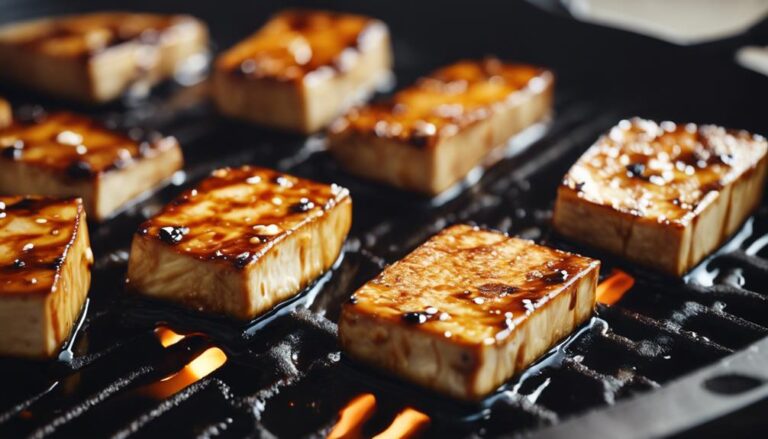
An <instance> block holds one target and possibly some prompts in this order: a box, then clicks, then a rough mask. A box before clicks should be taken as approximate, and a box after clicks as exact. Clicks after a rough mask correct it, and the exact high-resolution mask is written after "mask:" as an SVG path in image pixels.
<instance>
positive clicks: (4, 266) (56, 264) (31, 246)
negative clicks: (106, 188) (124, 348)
mask: <svg viewBox="0 0 768 439" xmlns="http://www.w3.org/2000/svg"><path fill="white" fill-rule="evenodd" d="M91 265H93V254H92V253H91V247H90V242H89V240H88V227H87V225H86V222H85V210H84V209H83V203H82V201H81V200H79V199H53V198H39V197H0V355H3V356H5V355H9V356H22V357H31V358H44V357H51V356H53V355H55V354H56V353H57V352H58V350H59V348H60V347H61V345H62V343H63V342H64V341H65V340H66V339H67V338H68V337H69V334H70V332H71V331H72V327H73V325H74V324H75V321H76V320H77V318H78V315H79V314H80V311H81V309H82V307H83V303H84V302H85V298H86V296H87V294H88V287H89V286H90V283H91Z"/></svg>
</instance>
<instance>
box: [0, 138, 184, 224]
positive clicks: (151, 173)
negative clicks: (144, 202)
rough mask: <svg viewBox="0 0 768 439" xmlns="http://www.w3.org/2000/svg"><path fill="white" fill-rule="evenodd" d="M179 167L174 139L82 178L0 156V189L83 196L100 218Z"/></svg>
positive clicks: (179, 155)
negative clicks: (121, 165) (145, 154)
mask: <svg viewBox="0 0 768 439" xmlns="http://www.w3.org/2000/svg"><path fill="white" fill-rule="evenodd" d="M170 139H171V138H167V139H166V140H170ZM166 144H167V142H166ZM182 166H183V157H182V153H181V147H180V146H179V145H178V143H177V142H176V141H175V140H174V141H173V144H171V145H170V146H169V147H168V148H167V149H164V150H161V151H158V154H157V155H154V156H151V157H145V158H142V159H140V160H137V161H136V162H134V163H133V164H131V165H130V166H128V167H126V168H123V169H119V170H110V171H107V172H103V173H99V174H98V175H97V176H95V177H94V178H92V179H89V180H82V181H80V180H78V181H72V180H70V179H68V178H67V177H66V176H64V175H63V174H62V173H59V172H54V171H51V170H47V169H42V168H40V167H38V166H34V165H29V164H26V163H23V162H16V161H10V160H3V159H0V192H2V193H5V194H9V195H26V194H39V195H47V196H77V197H80V198H82V199H83V203H84V205H85V209H86V211H87V212H88V215H89V216H91V217H92V218H94V219H95V220H96V221H103V220H106V219H108V218H109V217H111V216H113V215H114V214H115V213H117V212H119V211H120V210H121V208H122V207H124V206H125V204H126V203H128V202H129V201H130V200H132V199H134V198H136V197H138V196H140V195H141V194H142V193H144V192H146V191H149V190H152V189H154V188H155V187H157V186H159V185H161V184H162V182H163V180H166V179H168V178H170V177H171V176H172V175H173V174H174V173H175V172H176V171H178V170H180V169H181V168H182ZM21 182H23V183H21Z"/></svg>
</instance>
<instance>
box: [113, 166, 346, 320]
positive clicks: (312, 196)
mask: <svg viewBox="0 0 768 439" xmlns="http://www.w3.org/2000/svg"><path fill="white" fill-rule="evenodd" d="M351 223H352V201H351V199H350V197H349V192H348V191H347V190H346V189H343V188H341V187H339V186H336V185H325V184H320V183H315V182H312V181H308V180H303V179H300V178H297V177H293V176H290V175H284V174H280V173H278V172H276V171H272V170H268V169H261V168H255V167H249V166H246V167H242V168H235V169H231V168H225V169H219V170H216V171H214V172H213V174H212V175H211V176H210V177H209V178H207V179H206V180H204V181H203V182H202V183H200V184H199V185H198V186H197V188H195V189H192V190H189V191H187V192H185V193H184V194H182V195H181V196H179V197H178V198H177V199H176V200H174V201H172V202H171V203H170V204H168V205H167V206H166V207H165V209H163V210H162V211H161V212H160V213H159V214H157V215H156V216H155V217H153V218H151V219H150V220H148V221H146V222H145V223H143V224H142V225H141V226H140V227H139V231H138V232H137V233H136V234H135V235H134V238H133V245H132V247H131V257H130V261H129V264H128V280H127V282H128V287H129V289H131V290H135V291H137V292H139V293H142V294H144V295H147V296H149V297H152V298H156V299H162V300H168V301H174V302H177V303H179V304H181V305H183V306H186V307H190V308H194V309H197V310H200V311H203V312H209V313H217V314H227V315H230V316H232V317H235V318H238V319H243V320H245V319H251V318H253V317H256V316H258V315H260V314H262V313H264V312H266V311H268V310H270V309H271V308H272V307H274V306H275V305H277V304H278V303H280V302H282V301H284V300H286V299H289V298H291V297H293V296H295V295H296V294H298V293H299V292H301V290H302V289H303V288H304V287H306V286H307V285H309V284H310V283H311V282H312V281H314V280H315V279H316V278H317V277H318V276H320V275H321V274H322V273H323V272H325V271H326V270H328V269H329V268H330V267H331V266H332V265H333V263H334V262H335V261H336V260H337V259H338V257H339V255H340V254H341V249H342V246H343V244H344V240H345V239H346V236H347V233H348V232H349V228H350V225H351Z"/></svg>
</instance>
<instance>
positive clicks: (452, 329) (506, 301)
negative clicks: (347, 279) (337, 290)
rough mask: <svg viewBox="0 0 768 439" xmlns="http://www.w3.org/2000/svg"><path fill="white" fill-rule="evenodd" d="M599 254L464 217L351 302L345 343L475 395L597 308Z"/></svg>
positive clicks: (400, 370) (415, 375)
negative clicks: (580, 251)
mask: <svg viewBox="0 0 768 439" xmlns="http://www.w3.org/2000/svg"><path fill="white" fill-rule="evenodd" d="M599 267H600V263H599V262H598V261H596V260H592V259H589V258H585V257H582V256H578V255H574V254H570V253H565V252H561V251H558V250H554V249H551V248H547V247H543V246H539V245H536V244H534V243H532V242H530V241H526V240H522V239H517V238H510V237H507V236H506V235H504V234H501V233H498V232H494V231H488V230H482V229H478V228H474V227H470V226H466V225H458V226H453V227H449V228H447V229H445V230H443V231H442V232H440V233H439V234H437V235H436V236H434V237H432V238H431V239H429V240H428V241H427V242H425V243H424V244H422V245H421V246H420V247H418V248H417V249H416V250H414V251H413V252H412V253H411V254H409V255H408V256H406V257H405V258H403V259H401V260H400V261H398V262H396V263H394V264H392V265H391V266H390V267H388V268H386V269H385V270H384V271H383V272H382V273H381V274H380V275H378V276H377V277H376V278H374V279H373V280H371V281H369V282H368V283H366V284H365V285H363V286H362V287H361V288H360V289H359V290H357V291H356V292H355V293H354V295H353V296H352V297H351V299H350V301H349V303H347V304H345V305H344V307H343V310H342V314H341V318H340V321H339V336H340V339H341V344H342V347H343V349H344V351H345V352H347V353H348V354H349V355H351V356H352V357H354V358H357V359H359V360H361V361H363V362H366V363H369V364H371V365H373V366H376V367H379V368H382V369H384V370H386V371H389V372H391V373H393V374H395V375H398V376H400V377H402V378H405V379H407V380H410V381H413V382H415V383H418V384H420V385H422V386H425V387H428V388H431V389H433V390H436V391H438V392H441V393H444V394H447V395H450V396H453V397H455V398H460V399H467V400H477V399H480V398H482V397H484V396H486V395H488V394H489V393H491V392H492V391H493V390H495V389H496V388H498V387H499V386H500V385H501V384H503V383H504V382H505V381H506V380H508V379H509V378H510V377H512V376H513V375H515V374H517V373H519V372H520V371H521V370H523V369H524V368H525V367H527V366H528V365H529V364H530V363H531V362H533V361H534V360H536V358H538V357H539V356H540V355H541V354H543V353H544V352H546V351H547V350H549V349H550V348H551V347H552V346H553V345H554V344H555V343H556V342H557V341H559V340H561V339H562V338H563V337H565V336H566V335H568V334H569V333H571V332H572V331H573V330H574V329H575V328H576V327H577V326H578V325H579V324H580V323H582V322H584V321H585V320H586V319H587V318H588V317H589V316H590V315H591V313H592V309H593V307H594V304H595V288H596V285H597V276H598V271H599Z"/></svg>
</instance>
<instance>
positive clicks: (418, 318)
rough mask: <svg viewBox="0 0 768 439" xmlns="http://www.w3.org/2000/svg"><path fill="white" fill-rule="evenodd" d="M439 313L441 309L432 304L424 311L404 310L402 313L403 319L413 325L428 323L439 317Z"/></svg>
mask: <svg viewBox="0 0 768 439" xmlns="http://www.w3.org/2000/svg"><path fill="white" fill-rule="evenodd" d="M438 315H439V311H438V309H437V308H435V307H433V306H430V307H427V309H425V310H424V311H411V312H404V313H403V314H402V318H403V321H404V322H405V323H408V324H411V325H421V324H423V323H427V322H428V321H430V320H432V319H434V318H437V317H438Z"/></svg>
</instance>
